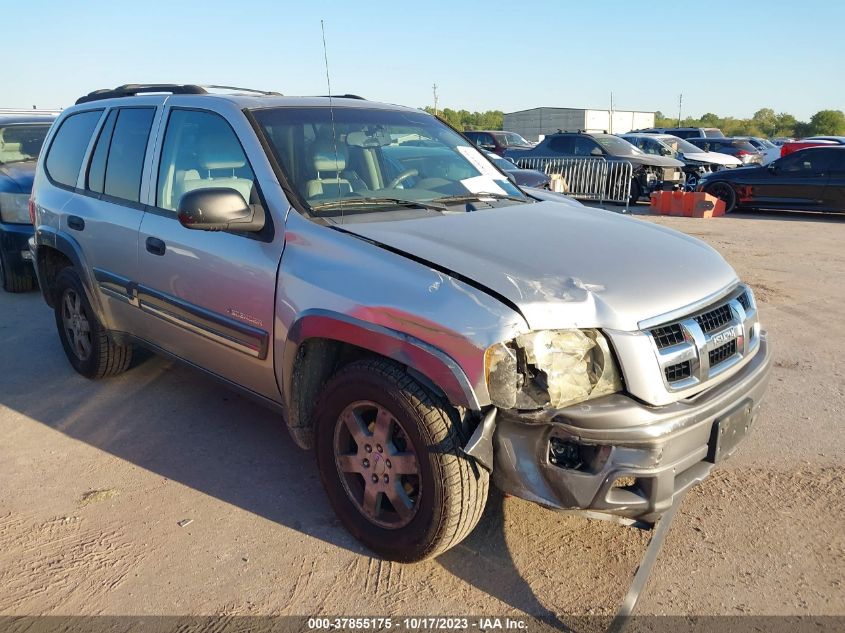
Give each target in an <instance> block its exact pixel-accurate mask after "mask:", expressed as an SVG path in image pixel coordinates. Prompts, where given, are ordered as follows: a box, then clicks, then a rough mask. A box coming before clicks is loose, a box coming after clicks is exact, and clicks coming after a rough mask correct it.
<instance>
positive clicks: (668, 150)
mask: <svg viewBox="0 0 845 633" xmlns="http://www.w3.org/2000/svg"><path fill="white" fill-rule="evenodd" d="M620 137H621V138H624V139H625V140H626V141H628V142H629V143H630V144H631V145H633V146H634V147H637V148H639V149H640V150H642V151H643V152H645V153H646V154H652V155H654V156H669V157H671V158H677V159H678V160H679V161H681V162H683V163H684V173H685V174H686V183H685V184H686V187H687V189H689V190H693V189H695V186H696V185H697V184H698V180H699V179H700V178H701V177H702V176H703V175H705V174H709V173H711V172H714V171H719V170H720V169H732V168H734V167H739V166H740V165H742V161H740V160H739V159H738V158H736V157H735V156H731V155H729V154H721V153H719V152H705V151H704V150H702V149H701V148H700V147H696V146H695V145H693V144H692V143H690V142H688V141H685V140H684V139H682V138H679V137H677V136H672V135H671V134H645V133H638V134H633V133H631V134H621V135H620Z"/></svg>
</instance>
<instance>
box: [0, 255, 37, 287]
mask: <svg viewBox="0 0 845 633" xmlns="http://www.w3.org/2000/svg"><path fill="white" fill-rule="evenodd" d="M0 283H2V284H3V290H5V291H6V292H29V291H30V290H32V289H33V288H35V279H34V278H33V276H32V275H19V274H17V273H15V272H13V271H12V270H11V269H10V268H9V267H8V266H6V262H5V260H4V259H3V253H0Z"/></svg>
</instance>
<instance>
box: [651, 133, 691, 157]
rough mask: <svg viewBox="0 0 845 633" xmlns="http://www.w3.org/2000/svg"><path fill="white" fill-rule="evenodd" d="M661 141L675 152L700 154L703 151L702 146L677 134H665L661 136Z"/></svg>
mask: <svg viewBox="0 0 845 633" xmlns="http://www.w3.org/2000/svg"><path fill="white" fill-rule="evenodd" d="M659 140H660V142H661V143H662V144H663V145H665V146H666V147H668V148H669V149H671V150H672V151H673V152H675V153H678V152H680V153H681V154H698V153H700V152H701V148H700V147H696V146H695V145H693V144H692V143H690V142H689V141H685V140H684V139H682V138H678V137H677V136H664V137H661V138H660V139H659Z"/></svg>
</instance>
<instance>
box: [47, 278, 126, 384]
mask: <svg viewBox="0 0 845 633" xmlns="http://www.w3.org/2000/svg"><path fill="white" fill-rule="evenodd" d="M69 297H74V298H77V297H78V299H79V304H78V305H79V308H80V311H79V314H80V315H81V316H82V317H83V318H84V319H85V320H87V323H88V329H89V340H88V344H89V353H88V354H87V355H86V356H84V357H80V356H79V355H78V354H77V353H76V352H75V351H74V342H73V340H72V339H71V335H70V334H69V333H68V331H67V328H66V327H65V321H64V319H63V312H62V311H63V309H64V307H65V300H66V298H69ZM54 303H55V315H56V327H57V328H58V331H59V339H60V340H61V341H62V347H63V348H64V350H65V355H66V356H67V358H68V361H69V362H70V364H71V365H72V366H73V368H74V369H75V370H76V371H77V372H79V373H80V374H82V375H83V376H85V377H86V378H92V379H96V378H104V377H106V376H115V375H117V374H120V373H121V372H123V371H125V370H126V369H127V368H128V367H129V364H130V363H131V362H132V346H131V345H124V344H121V343H118V342H116V341H115V340H114V339H113V338H112V336H111V334H110V333H109V332H108V331H107V330H105V329H104V328H103V326H102V324H101V323H100V322H99V320H97V317H96V316H95V314H94V311H93V310H92V309H91V304H89V303H88V297H87V295H86V294H85V290H84V288H83V286H82V282H81V281H80V279H79V275H77V273H76V271H75V270H73V268H70V267H68V268H65V269H63V270H62V271H61V272H59V274H58V275H57V276H56V295H55V302H54Z"/></svg>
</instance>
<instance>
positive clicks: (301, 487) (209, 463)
mask: <svg viewBox="0 0 845 633" xmlns="http://www.w3.org/2000/svg"><path fill="white" fill-rule="evenodd" d="M642 220H643V221H653V222H658V223H660V224H664V225H667V226H670V227H673V228H676V229H679V230H681V231H684V232H686V233H689V234H691V235H695V236H697V237H700V238H702V239H704V240H706V241H707V242H709V243H710V244H712V245H713V246H714V247H715V248H717V249H718V250H719V251H720V252H722V253H723V254H724V256H725V257H726V258H727V259H728V260H729V261H730V262H731V263H732V264H733V266H734V267H735V268H736V270H737V271H738V273H739V274H740V276H741V277H742V278H743V279H745V280H746V281H748V282H750V283H751V284H752V285H753V287H754V289H755V290H756V292H757V297H758V301H759V302H760V304H761V309H760V312H761V318H762V321H763V324H764V327H765V328H767V329H768V330H769V333H770V336H771V340H772V342H773V346H774V354H775V368H774V372H773V376H772V381H771V383H770V387H769V392H768V396H767V397H768V399H767V402H766V403H765V405H764V410H763V415H762V416H761V419H760V420H759V421H758V423H757V424H756V430H755V432H754V434H753V435H752V436H751V437H750V438H749V439H748V440H747V441H746V442H745V444H744V445H743V446H742V447H741V448H740V450H739V451H738V453H737V454H736V455H735V456H734V457H733V458H732V459H731V460H729V461H728V462H726V463H725V464H723V465H721V466H720V467H719V468H718V469H717V470H716V471H714V476H712V477H711V478H710V479H709V480H708V481H706V482H705V483H704V484H702V485H701V486H699V487H698V488H696V489H694V490H693V491H692V492H691V493H690V494H689V495H688V496H687V498H686V500H685V502H684V505H683V507H682V508H681V511H680V513H679V515H678V517H677V519H676V522H675V524H674V525H673V526H672V529H671V531H670V533H669V536H668V538H667V541H666V543H665V545H664V549H663V551H662V552H661V554H660V557H659V558H658V562H657V564H656V566H655V569H654V572H653V574H652V577H651V579H650V581H649V584H648V587H647V589H646V592H645V594H644V596H643V598H642V599H641V601H640V605H639V609H638V611H639V613H643V614H729V615H742V614H758V615H761V614H774V615H780V614H796V615H800V614H815V615H834V614H839V615H845V587H843V576H845V573H844V572H845V477H843V474H845V450H843V449H845V441H844V440H843V438H845V432H843V428H842V417H843V410H845V393H843V391H845V379H843V369H844V368H843V357H845V319H843V318H842V317H843V315H845V284H843V280H845V251H843V245H845V218H842V217H835V216H834V217H831V216H813V215H804V214H788V213H783V214H765V215H763V214H759V215H754V214H736V215H731V216H728V217H725V218H719V219H714V220H697V219H687V218H650V217H648V216H642ZM0 350H2V354H0V438H1V439H0V482H2V485H0V614H63V615H70V614H74V615H76V614H87V615H94V614H114V615H141V614H156V615H186V614H204V615H211V614H251V615H258V614H308V615H312V614H334V615H336V614H344V615H349V614H362V615H363V614H369V615H403V614H414V615H420V614H435V613H436V614H467V613H472V614H480V615H520V614H523V613H527V614H531V615H542V616H547V617H548V616H552V615H557V616H560V617H561V620H562V621H564V622H565V621H566V617H567V616H570V617H571V616H572V615H577V614H588V613H600V614H612V613H614V612H615V610H616V608H617V607H618V605H619V602H620V600H621V598H622V596H623V595H624V593H625V591H626V590H627V588H628V585H629V584H630V582H631V579H632V577H633V574H634V572H635V570H636V567H637V564H638V562H639V560H640V558H641V556H642V553H643V551H644V548H645V546H646V544H647V542H648V534H647V533H644V532H641V531H637V530H634V529H631V528H624V527H620V526H617V525H613V524H610V523H606V522H600V521H592V520H585V519H578V518H572V517H567V516H564V515H560V514H557V513H554V512H551V511H548V510H544V509H542V508H539V507H537V506H534V505H532V504H530V503H527V502H523V501H521V500H518V499H511V498H508V499H502V498H501V497H499V496H495V497H494V498H493V499H492V500H491V503H490V505H489V507H488V511H487V513H486V515H485V518H484V519H483V520H482V523H481V525H479V527H478V528H477V529H476V530H475V532H474V533H473V534H472V535H471V536H470V538H469V539H468V540H467V541H465V542H464V543H463V544H462V545H460V546H459V547H457V548H456V549H454V550H452V551H450V552H448V553H447V554H445V555H443V556H441V557H440V558H439V559H437V560H435V561H430V562H427V563H422V564H419V565H411V566H408V565H399V564H395V563H389V562H383V561H380V560H376V559H373V558H371V557H370V556H369V555H368V554H367V552H366V551H364V550H363V549H362V548H361V547H360V546H359V545H358V544H357V542H356V541H354V540H353V539H352V538H351V537H350V536H348V535H347V534H346V532H345V531H344V530H343V528H342V527H341V526H340V525H339V524H338V522H337V521H336V520H335V518H334V516H333V514H332V511H331V509H330V508H329V506H328V503H327V502H326V499H325V497H324V495H323V491H322V489H321V487H320V483H319V480H318V477H317V472H316V468H315V465H314V464H313V460H312V456H311V455H310V454H308V453H304V452H302V451H300V450H298V449H297V448H295V446H294V444H293V442H292V441H291V440H290V439H289V437H288V436H287V433H286V431H285V429H284V427H283V425H282V423H281V421H280V420H279V419H278V418H277V417H276V416H275V415H274V414H272V413H269V412H267V411H265V410H264V409H262V408H260V407H258V406H257V405H254V404H252V403H251V402H249V401H247V400H244V399H242V398H240V397H239V396H237V395H235V394H233V393H231V392H229V391H226V390H225V389H223V388H221V387H219V386H218V385H217V384H216V383H214V382H212V381H210V380H208V379H206V378H204V377H202V376H200V375H198V374H197V373H195V372H193V371H191V370H189V369H187V368H184V367H181V366H179V365H175V364H173V363H170V362H168V361H165V360H163V359H161V358H158V357H147V358H146V359H145V360H143V362H140V363H137V364H136V366H135V367H134V368H133V369H131V370H130V371H129V372H127V373H126V374H124V375H122V376H120V377H118V378H114V379H110V380H106V381H102V382H96V383H95V382H89V381H87V380H85V379H84V378H81V377H80V376H78V375H76V374H75V373H73V371H72V370H71V368H70V366H69V365H68V363H67V361H66V360H65V358H64V355H63V353H62V351H61V348H60V345H59V342H58V338H57V335H56V333H55V325H54V321H53V315H52V313H51V312H50V311H49V310H48V308H47V307H46V306H45V305H44V303H43V301H42V300H41V297H40V296H39V295H38V294H37V293H30V294H27V295H9V294H6V293H3V292H2V291H0ZM183 521H190V523H187V524H184V523H183V525H184V527H181V526H180V522H183Z"/></svg>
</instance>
